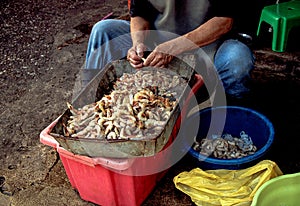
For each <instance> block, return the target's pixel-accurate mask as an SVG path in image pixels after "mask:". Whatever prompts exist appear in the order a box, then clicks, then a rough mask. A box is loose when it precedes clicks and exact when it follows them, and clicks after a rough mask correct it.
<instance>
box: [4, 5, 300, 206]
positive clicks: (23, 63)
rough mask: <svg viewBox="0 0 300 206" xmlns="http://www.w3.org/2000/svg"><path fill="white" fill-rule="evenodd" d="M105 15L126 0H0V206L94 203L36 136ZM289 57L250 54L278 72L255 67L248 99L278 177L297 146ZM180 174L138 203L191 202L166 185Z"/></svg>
mask: <svg viewBox="0 0 300 206" xmlns="http://www.w3.org/2000/svg"><path fill="white" fill-rule="evenodd" d="M111 12H113V14H112V16H110V18H115V17H118V16H121V15H123V14H125V13H126V12H127V0H122V1H119V0H118V1H105V0H61V1H45V0H13V1H11V0H1V2H0V25H1V28H0V54H1V58H0V88H1V89H0V95H1V98H0V114H1V119H0V125H1V127H0V148H1V149H0V156H1V158H0V191H1V192H0V206H8V205H13V206H29V205H30V206H38V205H82V206H84V205H86V206H87V205H94V204H93V203H89V202H86V201H84V200H82V199H81V198H80V196H79V195H78V193H77V192H76V191H75V190H74V189H72V187H71V185H70V183H69V180H68V178H67V176H66V174H65V170H64V168H63V165H62V163H61V161H60V159H59V156H58V154H57V153H56V152H55V150H53V149H52V148H51V147H48V146H45V145H43V144H41V143H40V141H39V134H40V132H41V131H42V130H43V129H44V128H45V127H46V126H48V125H49V124H50V123H51V122H52V121H53V120H55V119H56V118H57V117H58V116H59V115H60V114H61V113H62V112H63V111H64V110H65V107H66V102H67V101H71V99H72V96H73V89H74V83H75V80H76V75H77V73H78V71H79V69H80V68H81V67H82V66H83V64H84V59H85V52H86V45H87V41H88V36H89V33H90V29H91V26H92V25H93V24H94V23H96V22H97V21H99V20H100V19H102V18H103V17H104V16H106V15H107V14H109V13H111ZM296 54H297V55H296V56H292V57H290V56H287V57H286V58H285V60H281V57H282V56H271V57H270V56H269V55H268V53H265V52H261V51H260V50H258V51H257V55H258V57H261V58H265V59H266V60H267V61H268V62H267V63H269V64H268V65H271V67H272V64H273V65H274V62H276V61H275V60H278V61H283V62H279V64H280V65H285V67H283V66H282V67H272V68H270V67H266V66H261V65H260V66H261V68H264V69H266V73H265V72H261V70H258V72H257V73H254V75H256V77H258V78H260V80H261V81H258V82H257V84H256V85H255V86H254V91H255V92H256V93H255V96H254V97H255V98H253V100H252V101H251V102H249V104H250V103H251V107H254V108H256V109H257V110H259V111H262V112H263V113H264V114H266V115H267V116H268V117H270V118H271V120H272V122H273V123H274V125H275V128H276V135H277V137H279V138H278V140H277V141H276V142H275V145H274V149H273V151H271V153H270V156H269V157H270V158H271V159H274V160H276V162H277V163H278V164H279V166H280V167H281V168H282V170H283V171H284V172H285V173H293V172H298V171H299V169H300V159H299V157H298V156H297V155H296V156H295V155H294V154H295V152H296V151H297V150H299V148H300V142H299V140H297V139H296V138H295V137H297V136H298V129H297V128H299V126H300V125H299V122H300V121H299V113H300V111H299V100H298V99H299V92H298V91H299V89H300V86H299V85H300V84H299V74H300V72H299V71H300V66H299V62H300V60H299V53H296ZM286 60H287V61H289V62H292V63H289V64H288V66H286V63H285V62H284V61H286ZM277 63H278V62H277ZM275 65H276V63H275ZM274 69H275V70H276V69H277V70H276V71H275V72H274ZM268 72H270V73H268ZM268 74H270V75H269V76H268ZM274 74H275V75H274ZM270 77H271V78H270ZM269 80H271V81H269ZM298 139H299V138H298ZM287 160H288V161H287ZM189 168H190V166H185V167H184V169H189ZM181 169H182V167H181V165H180V164H178V165H177V166H175V167H174V169H172V170H171V171H169V173H168V175H167V176H166V177H165V178H164V179H163V180H162V182H161V183H160V184H159V185H158V186H157V188H156V189H155V191H154V192H153V193H152V194H151V195H150V196H149V198H148V199H147V200H146V201H145V203H144V205H193V203H192V202H191V200H190V198H189V197H188V196H186V195H184V194H183V193H181V192H180V191H178V190H176V188H175V187H174V185H173V183H172V178H173V177H174V176H175V175H177V174H178V171H179V170H181Z"/></svg>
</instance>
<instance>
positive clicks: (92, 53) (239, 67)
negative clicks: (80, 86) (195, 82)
mask: <svg viewBox="0 0 300 206" xmlns="http://www.w3.org/2000/svg"><path fill="white" fill-rule="evenodd" d="M131 46H132V41H131V36H130V23H129V22H128V21H125V20H113V19H108V20H102V21H100V22H98V23H96V24H95V25H94V27H93V29H92V32H91V35H90V39H89V43H88V48H87V53H86V62H85V69H102V68H103V67H104V66H105V65H106V64H107V63H109V62H110V61H113V60H118V59H122V58H124V57H126V56H127V51H128V49H130V48H131ZM194 52H195V56H196V57H197V59H199V60H200V59H202V58H203V54H205V55H206V56H208V57H209V58H210V59H211V62H213V63H212V64H213V68H214V69H213V70H214V71H209V72H207V73H208V75H204V78H206V77H209V73H211V72H215V73H216V74H217V75H216V76H217V79H218V80H220V82H221V84H222V86H223V88H224V91H225V92H226V94H228V95H230V96H233V97H237V98H239V97H242V96H243V95H244V94H246V93H248V91H249V88H248V82H249V80H250V71H251V69H252V68H253V67H254V61H255V58H254V55H253V53H252V51H251V50H250V49H249V48H248V46H246V45H245V44H243V43H242V42H240V41H238V40H235V39H229V40H225V41H223V42H221V43H220V44H218V43H213V44H211V45H208V46H206V47H203V48H199V50H196V51H194ZM199 62H200V63H199V65H198V67H196V68H195V70H196V72H199V73H201V72H203V71H197V68H200V67H203V66H204V67H207V63H205V64H206V65H203V61H202V60H201V61H199ZM201 62H202V63H201ZM202 69H203V68H202ZM201 74H202V73H201Z"/></svg>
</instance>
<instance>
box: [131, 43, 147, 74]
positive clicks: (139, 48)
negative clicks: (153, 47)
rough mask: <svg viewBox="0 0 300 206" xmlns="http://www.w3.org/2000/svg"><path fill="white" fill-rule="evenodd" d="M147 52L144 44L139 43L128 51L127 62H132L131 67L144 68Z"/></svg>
mask: <svg viewBox="0 0 300 206" xmlns="http://www.w3.org/2000/svg"><path fill="white" fill-rule="evenodd" d="M145 50H146V46H145V45H144V44H143V43H139V44H138V45H136V46H133V47H131V48H130V49H129V50H128V52H127V60H128V61H129V62H130V64H131V66H133V67H134V68H137V69H138V68H141V67H143V66H144V65H143V60H142V58H143V56H144V51H145Z"/></svg>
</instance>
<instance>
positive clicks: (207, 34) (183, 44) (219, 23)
mask: <svg viewBox="0 0 300 206" xmlns="http://www.w3.org/2000/svg"><path fill="white" fill-rule="evenodd" d="M232 24H233V19H232V18H228V17H214V18H212V19H210V20H208V21H207V22H206V23H204V24H203V25H201V26H199V27H198V28H196V29H195V30H193V31H191V32H189V33H187V34H185V35H183V36H181V37H178V38H175V39H173V40H170V41H167V42H165V43H162V44H160V45H159V46H158V47H157V48H156V49H157V50H159V51H161V52H164V53H167V54H172V55H177V54H180V53H182V52H185V51H189V50H192V49H196V48H197V47H202V46H206V45H208V44H210V43H212V42H214V41H216V40H217V39H219V38H221V37H222V36H223V35H224V34H226V33H228V32H229V31H230V30H231V28H232ZM188 41H191V42H192V43H193V44H191V42H188Z"/></svg>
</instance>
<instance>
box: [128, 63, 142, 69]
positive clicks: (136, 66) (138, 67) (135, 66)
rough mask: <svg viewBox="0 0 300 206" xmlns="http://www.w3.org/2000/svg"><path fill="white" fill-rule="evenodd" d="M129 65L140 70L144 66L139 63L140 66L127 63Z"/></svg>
mask: <svg viewBox="0 0 300 206" xmlns="http://www.w3.org/2000/svg"><path fill="white" fill-rule="evenodd" d="M129 63H130V65H131V66H132V67H133V68H136V69H140V68H142V67H143V66H144V65H143V63H140V64H133V63H131V62H129Z"/></svg>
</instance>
